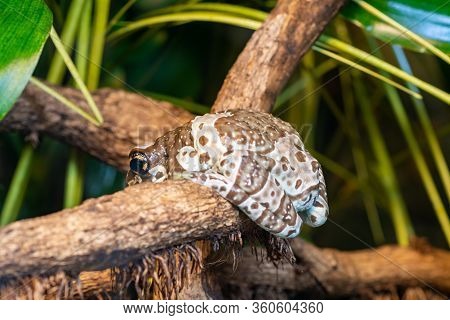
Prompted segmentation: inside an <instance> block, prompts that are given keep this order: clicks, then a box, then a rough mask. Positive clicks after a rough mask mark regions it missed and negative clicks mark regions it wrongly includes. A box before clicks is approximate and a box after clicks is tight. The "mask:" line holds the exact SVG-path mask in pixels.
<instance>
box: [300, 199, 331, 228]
mask: <svg viewBox="0 0 450 320" xmlns="http://www.w3.org/2000/svg"><path fill="white" fill-rule="evenodd" d="M300 216H301V217H302V219H303V221H304V222H305V223H306V224H307V225H308V226H311V227H320V226H321V225H323V224H324V223H325V222H326V221H327V217H328V204H327V202H326V201H325V200H324V199H323V198H322V197H321V196H319V197H318V198H317V200H316V201H315V202H314V204H313V205H312V206H311V207H310V208H309V209H307V210H305V211H303V212H301V213H300Z"/></svg>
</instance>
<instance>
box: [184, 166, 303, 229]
mask: <svg viewBox="0 0 450 320" xmlns="http://www.w3.org/2000/svg"><path fill="white" fill-rule="evenodd" d="M182 178H184V179H187V180H190V181H192V182H195V183H198V184H201V185H204V186H206V187H209V188H211V189H213V190H214V191H216V192H217V193H218V194H220V195H221V196H222V197H224V198H225V199H227V200H228V201H230V202H231V203H232V204H234V205H235V206H237V207H238V208H239V209H240V210H241V211H242V212H244V213H245V214H246V215H247V216H248V217H249V218H250V219H251V220H253V221H254V222H256V224H258V225H259V226H260V227H262V228H263V229H265V230H267V231H269V232H271V233H273V234H275V235H277V236H279V237H283V238H291V237H295V236H296V235H298V234H299V232H300V228H301V224H302V221H301V218H300V217H299V216H298V215H297V214H296V213H295V211H294V210H293V206H292V204H291V202H290V200H289V198H288V197H287V196H286V195H284V194H283V195H282V197H281V199H280V203H279V204H278V205H277V208H275V210H274V211H273V212H272V211H271V210H270V209H271V205H270V203H269V202H262V203H261V202H259V200H260V198H259V197H258V198H257V199H255V197H254V196H252V195H249V194H248V193H247V192H245V191H244V190H243V189H242V188H240V187H239V186H238V185H237V184H235V183H234V182H233V181H232V180H230V179H229V178H227V177H225V176H224V175H222V174H220V173H217V172H213V171H212V170H209V171H206V172H184V173H182ZM266 200H267V199H266Z"/></svg>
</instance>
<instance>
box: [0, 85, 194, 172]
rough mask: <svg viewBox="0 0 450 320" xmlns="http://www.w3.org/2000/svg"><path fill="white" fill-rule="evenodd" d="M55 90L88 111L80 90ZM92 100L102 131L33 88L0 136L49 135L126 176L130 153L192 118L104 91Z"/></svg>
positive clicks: (132, 96)
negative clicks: (99, 114)
mask: <svg viewBox="0 0 450 320" xmlns="http://www.w3.org/2000/svg"><path fill="white" fill-rule="evenodd" d="M57 90H58V92H59V93H61V94H62V95H64V96H66V97H67V98H68V99H69V100H72V101H73V102H75V103H76V104H78V105H80V106H82V107H87V104H86V101H85V99H84V97H83V95H82V94H81V92H80V91H79V90H76V89H72V88H62V87H59V88H57ZM93 97H94V100H95V102H96V103H97V105H98V106H99V108H100V111H101V112H102V114H103V118H104V123H103V125H101V126H100V127H97V126H95V125H93V124H91V123H89V122H88V121H86V120H85V119H83V118H81V117H80V116H79V115H78V114H77V113H75V112H74V111H72V110H70V109H69V108H67V107H66V106H64V105H63V104H62V103H60V102H59V101H57V100H56V99H54V98H53V97H51V96H49V95H48V94H47V93H45V92H43V91H42V90H40V89H39V88H37V87H35V86H34V85H32V84H30V85H28V86H27V88H26V89H25V91H24V92H23V94H22V96H21V97H20V99H19V100H18V101H17V102H16V104H15V105H14V107H13V109H12V110H11V111H10V112H9V113H8V114H7V116H6V117H5V118H4V119H3V120H2V121H1V122H0V131H21V132H25V133H43V134H48V135H50V136H52V137H55V138H57V139H60V140H62V141H63V142H65V143H68V144H70V145H73V146H76V147H78V148H80V149H82V150H83V151H86V152H87V153H89V154H91V155H93V156H94V157H96V158H98V159H100V160H102V161H104V162H106V163H107V164H109V165H111V166H114V167H116V168H118V169H120V170H122V171H126V170H128V153H129V151H130V150H131V148H133V147H134V146H136V145H146V144H150V143H152V142H153V141H154V140H155V139H156V138H158V137H160V136H162V135H163V134H164V133H166V132H167V131H169V130H172V129H175V128H176V127H178V126H180V125H182V124H184V123H185V122H187V121H189V120H191V119H192V118H193V116H192V115H191V114H190V113H189V112H187V111H184V110H182V109H179V108H177V107H175V106H173V105H172V104H170V103H168V102H162V101H156V100H153V99H151V98H148V97H145V96H143V95H138V94H134V93H129V92H125V91H122V90H114V89H100V90H98V91H96V92H95V93H94V94H93Z"/></svg>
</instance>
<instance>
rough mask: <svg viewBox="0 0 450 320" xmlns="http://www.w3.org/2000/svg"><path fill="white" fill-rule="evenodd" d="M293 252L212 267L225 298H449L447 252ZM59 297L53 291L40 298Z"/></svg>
mask: <svg viewBox="0 0 450 320" xmlns="http://www.w3.org/2000/svg"><path fill="white" fill-rule="evenodd" d="M292 248H293V251H294V254H295V256H296V258H297V263H296V264H294V265H291V264H282V263H280V264H279V265H278V266H277V267H276V266H275V265H274V264H273V263H272V262H268V261H261V260H259V261H257V260H256V257H255V255H254V253H252V252H251V249H250V248H249V247H247V248H244V251H243V253H242V256H241V257H240V258H239V260H238V264H237V265H238V268H237V269H236V268H235V266H234V265H231V264H227V265H225V266H224V265H223V264H220V267H218V268H215V269H213V270H212V272H214V273H216V274H218V275H220V276H219V279H221V286H222V288H223V291H224V292H223V293H224V296H225V298H240V299H255V298H256V299H286V298H299V297H302V298H321V299H339V298H341V299H342V298H363V299H369V298H370V299H372V298H401V299H430V298H436V299H445V298H448V297H450V274H449V273H448V270H449V269H450V253H449V252H448V251H444V250H439V249H435V248H431V247H423V246H422V247H416V248H411V247H409V248H402V247H398V246H392V245H390V246H383V247H380V248H376V249H374V250H372V249H367V250H358V251H353V252H343V251H339V250H335V249H319V248H317V247H315V246H313V245H311V244H308V243H306V242H304V241H303V240H301V239H295V240H293V241H292ZM79 279H80V289H81V291H82V296H83V297H84V298H89V297H91V298H92V297H94V298H96V297H114V296H115V295H116V294H117V293H116V292H114V289H113V286H112V284H113V283H114V279H113V277H112V274H111V272H110V271H85V272H82V273H81V274H80V277H79ZM39 281H40V280H39V279H36V280H35V282H39ZM30 282H31V283H33V281H30ZM74 285H75V281H74V282H73V285H72V286H74ZM29 294H30V292H29V290H26V288H25V287H23V286H21V284H17V283H15V284H11V285H9V286H7V287H3V288H1V289H0V298H7V297H8V296H9V297H10V298H11V297H17V298H28V297H29ZM76 296H80V295H79V294H76V295H75V297H76ZM55 297H56V291H55V290H54V291H49V292H47V293H46V294H45V295H44V296H42V297H41V298H46V299H54V298H55Z"/></svg>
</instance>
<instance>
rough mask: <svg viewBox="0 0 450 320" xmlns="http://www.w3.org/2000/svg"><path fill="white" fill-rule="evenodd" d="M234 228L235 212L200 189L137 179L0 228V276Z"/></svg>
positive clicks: (88, 265) (118, 260)
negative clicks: (69, 206)
mask: <svg viewBox="0 0 450 320" xmlns="http://www.w3.org/2000/svg"><path fill="white" fill-rule="evenodd" d="M239 228H240V218H239V211H238V210H236V209H235V208H233V206H232V205H231V204H230V203H229V202H228V201H226V200H224V199H223V198H221V197H220V196H218V195H217V194H215V193H214V192H212V191H211V190H209V189H208V188H205V187H201V186H198V185H196V184H193V183H190V182H186V181H166V182H164V183H160V184H151V183H143V184H139V185H135V186H131V187H129V188H126V189H125V190H123V191H119V192H116V193H115V194H112V195H107V196H103V197H100V198H96V199H92V200H87V201H85V202H84V203H83V204H81V205H80V206H78V207H75V208H73V209H66V210H63V211H60V212H58V213H54V214H50V215H47V216H43V217H38V218H34V219H28V220H23V221H18V222H15V223H12V224H10V225H8V226H6V227H4V228H1V229H0V257H1V258H0V277H4V278H8V277H13V276H15V277H16V276H24V275H29V274H33V275H40V274H50V273H55V272H56V271H59V270H64V271H69V272H70V273H71V274H77V273H78V272H80V271H87V270H102V269H106V268H112V267H114V266H121V265H125V264H126V263H127V262H129V261H133V260H136V259H137V258H139V257H142V256H144V255H145V254H148V253H149V252H151V251H155V250H157V249H161V248H168V247H171V246H173V245H175V244H180V243H185V242H191V241H194V240H196V239H205V238H211V237H213V236H220V235H223V234H226V233H230V232H233V231H238V230H239Z"/></svg>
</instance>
